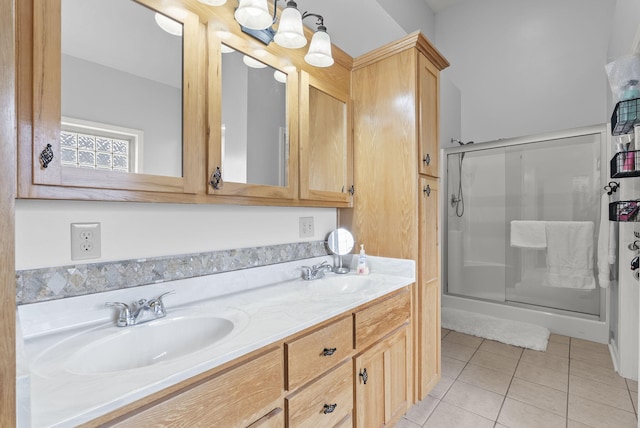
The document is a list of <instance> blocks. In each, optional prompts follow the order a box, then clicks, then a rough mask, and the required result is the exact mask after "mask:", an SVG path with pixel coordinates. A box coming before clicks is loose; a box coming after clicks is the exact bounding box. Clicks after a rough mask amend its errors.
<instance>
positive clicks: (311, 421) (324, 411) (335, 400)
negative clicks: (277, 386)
mask: <svg viewBox="0 0 640 428" xmlns="http://www.w3.org/2000/svg"><path fill="white" fill-rule="evenodd" d="M286 404H287V418H288V422H289V424H288V426H290V427H313V428H316V427H333V426H336V425H339V424H341V423H343V421H344V419H345V417H347V415H350V414H351V409H352V408H353V364H352V362H351V360H350V359H349V360H347V361H345V362H344V363H343V364H342V365H341V366H339V367H338V368H336V369H334V370H333V371H331V372H329V373H327V374H326V375H324V376H322V377H321V378H319V379H318V380H316V381H315V382H313V383H311V384H310V385H308V386H306V387H304V388H302V389H301V390H299V391H297V392H295V393H294V394H292V395H290V396H289V397H287V399H286ZM327 406H332V409H331V408H327Z"/></svg>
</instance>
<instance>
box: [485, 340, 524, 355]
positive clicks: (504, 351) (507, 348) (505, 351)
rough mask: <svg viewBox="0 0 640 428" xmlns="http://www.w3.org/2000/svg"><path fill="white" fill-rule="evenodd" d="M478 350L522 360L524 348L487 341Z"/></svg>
mask: <svg viewBox="0 0 640 428" xmlns="http://www.w3.org/2000/svg"><path fill="white" fill-rule="evenodd" d="M478 349H480V350H481V351H487V352H492V353H494V354H498V355H504V356H505V357H511V358H520V355H522V348H519V347H517V346H513V345H507V344H505V343H500V342H496V341H495V340H485V341H484V342H482V344H481V345H480V348H478Z"/></svg>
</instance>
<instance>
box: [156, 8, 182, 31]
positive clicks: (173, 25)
mask: <svg viewBox="0 0 640 428" xmlns="http://www.w3.org/2000/svg"><path fill="white" fill-rule="evenodd" d="M155 20H156V24H158V26H159V27H160V28H162V29H163V30H164V31H166V32H167V33H169V34H173V35H174V36H180V37H182V24H181V23H179V22H177V21H174V20H173V19H171V18H169V17H167V16H165V15H163V14H161V13H157V12H156V15H155Z"/></svg>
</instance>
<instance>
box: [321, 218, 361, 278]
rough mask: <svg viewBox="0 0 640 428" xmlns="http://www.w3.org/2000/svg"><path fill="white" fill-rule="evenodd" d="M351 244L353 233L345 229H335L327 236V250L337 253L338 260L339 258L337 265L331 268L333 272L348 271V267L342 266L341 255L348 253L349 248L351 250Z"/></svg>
mask: <svg viewBox="0 0 640 428" xmlns="http://www.w3.org/2000/svg"><path fill="white" fill-rule="evenodd" d="M353 244H354V240H353V235H352V234H351V232H349V231H348V230H347V229H342V228H340V229H336V230H334V231H332V232H331V233H329V236H327V247H328V248H329V251H331V252H332V253H333V254H335V255H337V256H338V260H340V262H339V265H338V266H337V267H336V268H334V270H333V271H334V272H335V273H347V272H349V268H348V267H343V266H342V257H341V256H344V255H345V254H349V253H350V252H351V250H353Z"/></svg>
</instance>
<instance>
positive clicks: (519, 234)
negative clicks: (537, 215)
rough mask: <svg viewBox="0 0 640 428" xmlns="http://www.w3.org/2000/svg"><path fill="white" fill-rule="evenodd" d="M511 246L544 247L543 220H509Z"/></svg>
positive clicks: (545, 241)
mask: <svg viewBox="0 0 640 428" xmlns="http://www.w3.org/2000/svg"><path fill="white" fill-rule="evenodd" d="M511 246H512V247H522V248H545V247H546V246H547V238H546V233H545V222H544V221H526V220H513V221H512V222H511Z"/></svg>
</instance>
